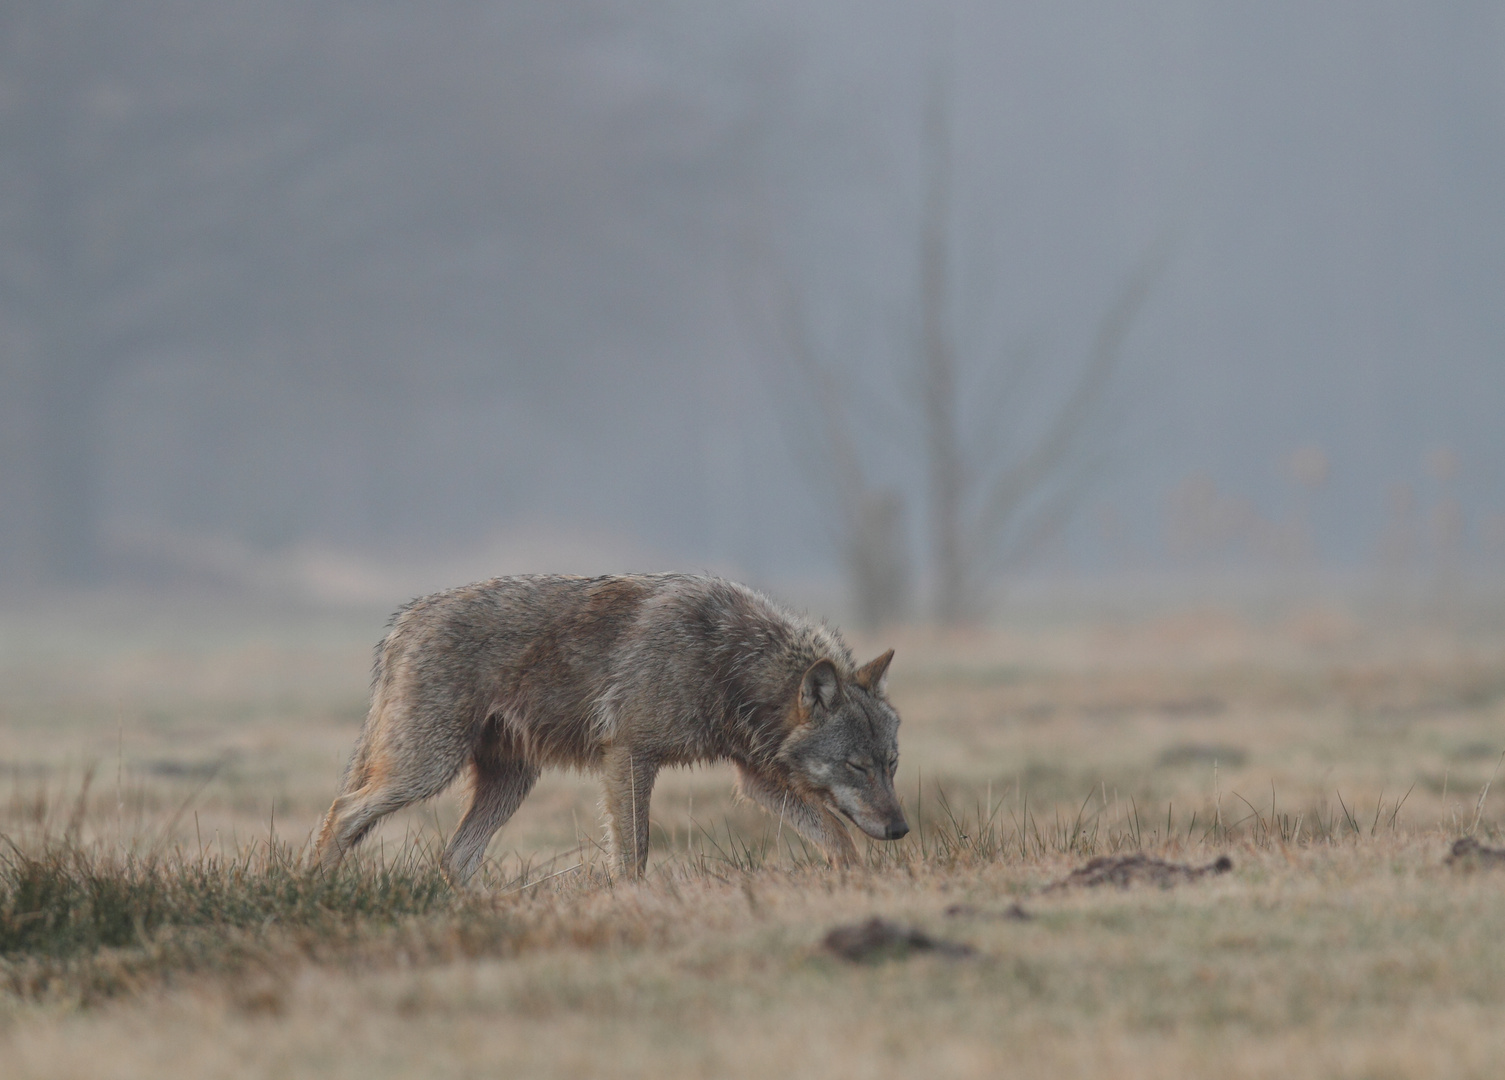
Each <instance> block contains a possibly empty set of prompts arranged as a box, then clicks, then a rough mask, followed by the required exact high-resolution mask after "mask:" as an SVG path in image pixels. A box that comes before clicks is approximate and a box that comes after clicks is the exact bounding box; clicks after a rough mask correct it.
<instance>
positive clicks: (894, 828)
mask: <svg viewBox="0 0 1505 1080" xmlns="http://www.w3.org/2000/svg"><path fill="white" fill-rule="evenodd" d="M908 835H909V822H907V821H900V822H896V823H895V824H892V825H889V826H888V827H887V828H885V829H884V830H883V839H885V840H902V839H904V837H906V836H908Z"/></svg>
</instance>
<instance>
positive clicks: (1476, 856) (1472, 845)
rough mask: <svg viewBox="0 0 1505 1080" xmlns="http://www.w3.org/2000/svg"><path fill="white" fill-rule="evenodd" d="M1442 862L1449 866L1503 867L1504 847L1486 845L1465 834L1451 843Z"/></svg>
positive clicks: (1504, 865)
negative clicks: (1451, 846)
mask: <svg viewBox="0 0 1505 1080" xmlns="http://www.w3.org/2000/svg"><path fill="white" fill-rule="evenodd" d="M1443 862H1445V863H1447V864H1448V865H1449V866H1468V867H1482V866H1493V867H1505V848H1496V847H1486V846H1485V845H1483V844H1481V843H1479V841H1477V840H1475V839H1474V838H1473V837H1472V836H1465V837H1464V838H1463V839H1462V840H1459V841H1457V842H1456V843H1455V844H1453V850H1452V851H1450V852H1448V856H1447V858H1446V859H1444V860H1443Z"/></svg>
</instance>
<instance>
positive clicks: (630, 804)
mask: <svg viewBox="0 0 1505 1080" xmlns="http://www.w3.org/2000/svg"><path fill="white" fill-rule="evenodd" d="M657 775H658V762H657V761H654V760H653V759H652V758H650V757H649V756H648V755H647V754H645V753H643V752H642V751H641V750H639V751H637V752H634V751H633V749H632V748H631V747H629V746H613V747H611V748H610V749H608V750H607V751H606V754H605V756H604V758H603V759H602V762H601V782H602V785H603V787H604V788H605V799H604V802H605V809H606V827H607V829H608V831H609V834H610V836H611V846H612V851H613V852H614V853H615V855H616V862H617V866H618V868H619V869H620V870H621V871H622V872H623V873H624V874H627V875H628V876H629V877H642V876H643V871H644V870H646V869H647V868H648V799H649V797H650V796H652V794H653V780H654V777H656V776H657Z"/></svg>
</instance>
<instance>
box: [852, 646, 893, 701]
mask: <svg viewBox="0 0 1505 1080" xmlns="http://www.w3.org/2000/svg"><path fill="white" fill-rule="evenodd" d="M893 658H894V650H892V649H889V650H888V652H886V653H884V654H883V655H882V656H880V657H878V659H876V660H870V661H868V662H867V663H866V664H863V665H862V666H861V667H860V668H858V669H857V670H856V672H854V673H853V675H852V681H853V682H854V683H856V684H857V685H858V686H860V687H862V688H863V689H864V690H866V691H867V692H868V693H870V694H881V693H883V691H884V690H886V689H888V662H889V661H890V660H892V659H893Z"/></svg>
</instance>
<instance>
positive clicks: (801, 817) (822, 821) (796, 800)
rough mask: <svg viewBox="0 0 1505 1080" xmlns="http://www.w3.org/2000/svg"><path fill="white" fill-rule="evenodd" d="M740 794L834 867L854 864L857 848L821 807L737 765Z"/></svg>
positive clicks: (842, 826)
mask: <svg viewBox="0 0 1505 1080" xmlns="http://www.w3.org/2000/svg"><path fill="white" fill-rule="evenodd" d="M737 776H738V779H739V786H740V787H741V789H742V794H743V795H745V796H746V797H747V798H749V799H751V800H752V801H753V802H755V803H757V804H758V805H759V806H761V807H762V808H763V809H765V810H767V811H768V812H769V813H770V814H772V815H773V816H774V817H776V818H778V819H779V820H780V821H786V822H788V823H789V824H790V825H791V826H792V827H793V828H794V830H795V832H797V833H799V834H800V835H801V836H803V837H804V838H805V839H806V840H808V841H810V842H811V843H812V844H814V845H815V846H816V847H818V848H820V849H821V851H823V852H825V854H826V858H828V859H830V860H831V862H832V864H833V865H836V866H851V865H853V864H855V863H856V862H857V848H856V846H855V845H854V844H853V843H852V837H851V835H850V834H849V833H848V832H847V827H846V826H845V825H843V824H842V823H841V819H840V818H838V817H837V816H836V815H835V814H833V813H831V811H829V810H827V809H826V808H825V807H824V806H818V805H817V804H815V803H812V802H807V801H805V800H804V799H802V798H800V797H799V796H798V795H796V794H795V793H794V792H792V791H787V790H785V789H783V788H779V787H776V786H774V785H773V784H770V783H768V782H767V781H765V780H764V779H763V778H762V777H761V776H759V775H758V774H757V773H755V772H753V771H752V770H751V769H748V768H747V767H745V766H743V765H738V766H737Z"/></svg>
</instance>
